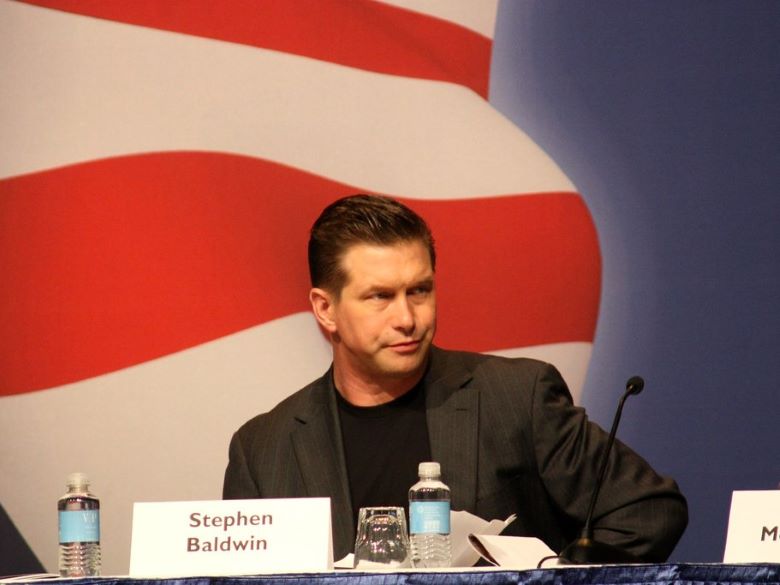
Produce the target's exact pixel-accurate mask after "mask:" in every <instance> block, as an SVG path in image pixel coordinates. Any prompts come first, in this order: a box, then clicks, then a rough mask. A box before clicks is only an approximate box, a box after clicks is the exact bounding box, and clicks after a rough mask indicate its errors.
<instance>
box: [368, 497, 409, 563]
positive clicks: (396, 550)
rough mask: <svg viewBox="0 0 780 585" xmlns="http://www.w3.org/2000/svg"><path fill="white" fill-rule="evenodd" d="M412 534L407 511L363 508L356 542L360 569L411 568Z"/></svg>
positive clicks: (396, 508) (389, 508) (387, 507)
mask: <svg viewBox="0 0 780 585" xmlns="http://www.w3.org/2000/svg"><path fill="white" fill-rule="evenodd" d="M410 566H411V561H410V559H409V533H408V532H407V529H406V514H404V509H403V508H398V507H390V506H383V507H372V508H360V512H359V514H358V525H357V538H356V539H355V568H356V569H398V568H403V567H410Z"/></svg>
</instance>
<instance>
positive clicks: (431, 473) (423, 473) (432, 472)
mask: <svg viewBox="0 0 780 585" xmlns="http://www.w3.org/2000/svg"><path fill="white" fill-rule="evenodd" d="M417 473H418V474H419V475H420V477H439V476H440V475H441V465H439V464H438V463H436V462H435V461H423V462H422V463H420V465H419V466H418V467H417Z"/></svg>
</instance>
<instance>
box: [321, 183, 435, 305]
mask: <svg viewBox="0 0 780 585" xmlns="http://www.w3.org/2000/svg"><path fill="white" fill-rule="evenodd" d="M413 241H420V242H422V243H423V245H425V247H426V248H427V249H428V254H429V256H430V259H431V268H433V269H434V270H435V269H436V250H435V248H434V243H433V235H431V230H430V228H429V227H428V224H427V223H425V220H424V219H423V218H422V217H420V216H419V215H417V214H416V213H415V212H414V211H412V210H411V209H409V208H408V207H407V206H406V205H404V204H402V203H399V202H398V201H396V200H395V199H391V198H390V197H384V196H381V195H365V194H362V193H361V194H358V195H350V196H349V197H343V198H342V199H339V200H337V201H334V202H333V203H331V204H330V205H328V206H327V207H326V208H325V209H324V210H323V211H322V213H321V214H320V216H319V217H318V218H317V221H315V222H314V225H312V227H311V232H310V235H309V276H310V278H311V285H312V286H314V287H319V288H324V289H326V290H328V291H330V292H332V293H336V294H340V293H341V289H342V288H343V287H344V285H345V284H346V280H347V275H346V274H345V273H344V270H343V268H342V266H341V260H342V258H343V256H344V254H345V253H346V251H347V249H348V248H349V247H350V246H353V245H355V244H376V245H380V246H389V245H392V244H397V243H400V242H413Z"/></svg>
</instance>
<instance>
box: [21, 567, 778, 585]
mask: <svg viewBox="0 0 780 585" xmlns="http://www.w3.org/2000/svg"><path fill="white" fill-rule="evenodd" d="M33 583H37V584H40V585H45V584H46V583H47V581H45V580H42V581H34V582H33ZM48 583H49V584H51V581H48ZM753 583H756V584H765V585H780V564H751V565H721V564H668V565H633V566H607V567H570V568H550V569H537V570H531V571H464V572H446V573H445V572H442V573H433V572H430V573H429V572H419V573H418V572H414V571H409V572H403V573H390V572H388V573H379V572H377V573H360V572H356V571H340V572H336V573H307V574H285V575H261V576H256V577H186V578H180V579H129V578H110V577H101V578H99V579H74V580H68V585H90V584H92V585H710V584H711V585H730V584H734V585H748V584H753Z"/></svg>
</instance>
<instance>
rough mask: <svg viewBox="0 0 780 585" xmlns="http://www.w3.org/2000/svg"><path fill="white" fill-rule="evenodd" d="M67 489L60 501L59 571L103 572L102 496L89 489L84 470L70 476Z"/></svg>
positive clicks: (63, 573)
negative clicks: (101, 553) (99, 496)
mask: <svg viewBox="0 0 780 585" xmlns="http://www.w3.org/2000/svg"><path fill="white" fill-rule="evenodd" d="M67 486H68V493H67V494H65V495H64V496H62V497H61V498H60V499H59V500H58V501H57V510H59V523H60V560H59V565H60V575H61V576H62V577H91V576H95V575H100V500H98V499H97V498H96V497H95V496H94V495H93V494H91V493H90V492H89V479H88V478H87V476H86V475H84V474H83V473H71V474H70V475H69V476H68V482H67Z"/></svg>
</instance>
